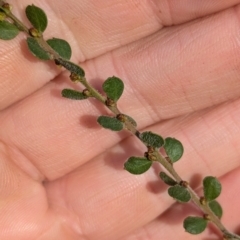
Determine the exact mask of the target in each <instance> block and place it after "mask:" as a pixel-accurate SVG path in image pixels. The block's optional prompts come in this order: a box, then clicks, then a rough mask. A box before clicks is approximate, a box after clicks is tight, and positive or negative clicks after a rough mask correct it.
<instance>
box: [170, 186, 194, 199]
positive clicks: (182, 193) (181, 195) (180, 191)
mask: <svg viewBox="0 0 240 240" xmlns="http://www.w3.org/2000/svg"><path fill="white" fill-rule="evenodd" d="M168 194H169V195H170V196H171V197H173V198H174V199H176V200H177V201H179V202H189V201H190V200H191V195H190V193H189V191H188V190H187V188H185V187H182V186H180V185H175V186H173V187H170V188H169V189H168Z"/></svg>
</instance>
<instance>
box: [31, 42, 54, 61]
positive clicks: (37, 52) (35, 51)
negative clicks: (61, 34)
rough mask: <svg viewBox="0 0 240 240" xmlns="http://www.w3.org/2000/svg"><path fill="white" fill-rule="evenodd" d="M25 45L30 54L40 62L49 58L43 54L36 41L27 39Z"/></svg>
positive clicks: (46, 54)
mask: <svg viewBox="0 0 240 240" xmlns="http://www.w3.org/2000/svg"><path fill="white" fill-rule="evenodd" d="M27 45H28V48H29V50H30V51H31V53H32V54H33V55H34V56H35V57H37V58H39V59H41V60H49V59H50V57H49V55H48V53H47V52H45V51H44V50H43V49H42V48H41V47H40V45H39V44H38V42H37V40H36V39H35V38H32V37H28V38H27Z"/></svg>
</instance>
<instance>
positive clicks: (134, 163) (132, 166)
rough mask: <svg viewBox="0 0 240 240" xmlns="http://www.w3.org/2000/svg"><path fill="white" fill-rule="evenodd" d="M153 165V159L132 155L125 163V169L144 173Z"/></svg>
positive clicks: (134, 172) (133, 172)
mask: <svg viewBox="0 0 240 240" xmlns="http://www.w3.org/2000/svg"><path fill="white" fill-rule="evenodd" d="M151 166H152V161H149V160H148V159H147V158H142V157H130V158H129V159H128V160H127V162H125V164H124V169H126V170H127V171H128V172H130V173H132V174H142V173H144V172H146V171H147V170H148V169H149V168H150V167H151Z"/></svg>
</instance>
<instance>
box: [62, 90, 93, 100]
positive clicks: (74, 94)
mask: <svg viewBox="0 0 240 240" xmlns="http://www.w3.org/2000/svg"><path fill="white" fill-rule="evenodd" d="M62 96H63V97H65V98H69V99H73V100H83V99H86V98H88V97H87V96H85V95H84V94H83V93H82V92H78V91H76V90H73V89H67V88H66V89H63V90H62Z"/></svg>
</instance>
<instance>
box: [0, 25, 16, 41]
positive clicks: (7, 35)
mask: <svg viewBox="0 0 240 240" xmlns="http://www.w3.org/2000/svg"><path fill="white" fill-rule="evenodd" d="M18 33H19V30H18V28H17V27H16V26H15V25H13V24H12V23H10V22H7V21H0V39H3V40H11V39H13V38H15V37H16V36H17V35H18Z"/></svg>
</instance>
